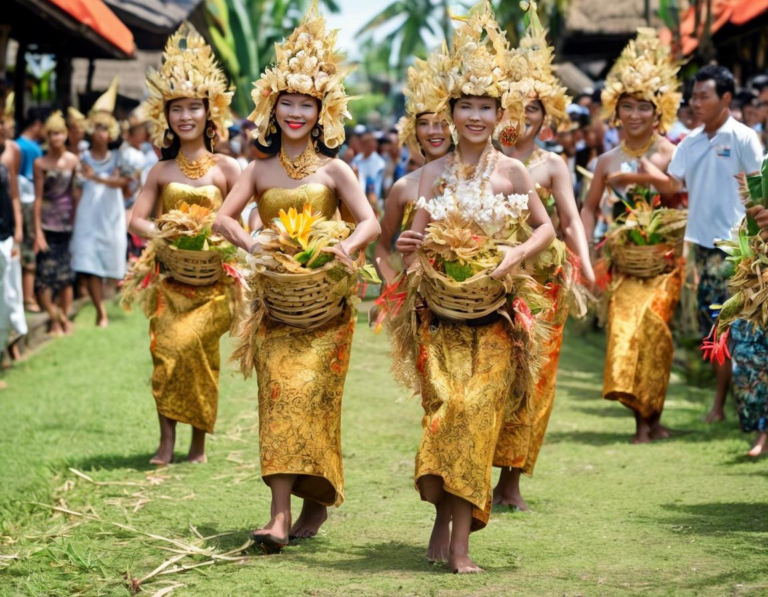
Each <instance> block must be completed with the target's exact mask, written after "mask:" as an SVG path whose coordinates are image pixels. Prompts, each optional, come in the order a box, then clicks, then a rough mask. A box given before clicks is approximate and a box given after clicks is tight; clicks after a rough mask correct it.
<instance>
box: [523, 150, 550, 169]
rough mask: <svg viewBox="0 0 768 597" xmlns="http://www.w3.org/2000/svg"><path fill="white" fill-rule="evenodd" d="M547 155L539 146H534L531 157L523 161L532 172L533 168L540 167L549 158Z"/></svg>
mask: <svg viewBox="0 0 768 597" xmlns="http://www.w3.org/2000/svg"><path fill="white" fill-rule="evenodd" d="M547 153H548V152H546V151H544V150H543V149H542V148H541V147H539V146H538V145H534V146H533V151H532V152H531V155H529V156H528V157H527V158H525V159H524V160H523V165H524V166H525V167H526V168H527V169H529V170H530V169H531V168H533V167H535V166H538V165H539V164H540V163H541V162H543V161H544V160H545V159H546V157H547Z"/></svg>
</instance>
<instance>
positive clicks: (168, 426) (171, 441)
mask: <svg viewBox="0 0 768 597" xmlns="http://www.w3.org/2000/svg"><path fill="white" fill-rule="evenodd" d="M157 417H158V419H159V420H160V445H159V446H158V448H157V452H155V455H154V456H153V457H152V459H151V460H150V461H149V463H150V464H156V465H158V466H166V465H168V464H170V463H171V462H173V448H174V447H175V445H176V421H174V420H173V419H169V418H168V417H165V416H163V415H161V414H160V413H157Z"/></svg>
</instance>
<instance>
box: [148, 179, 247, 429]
mask: <svg viewBox="0 0 768 597" xmlns="http://www.w3.org/2000/svg"><path fill="white" fill-rule="evenodd" d="M160 200H161V202H162V205H163V211H165V212H168V211H170V210H172V209H176V208H178V207H179V205H181V203H182V202H186V203H188V204H190V205H193V204H197V205H202V206H203V207H207V208H208V209H211V210H214V211H216V210H218V209H219V207H221V204H222V202H223V199H222V196H221V191H220V190H219V189H218V188H217V187H215V186H213V185H206V186H203V187H192V186H190V185H187V184H182V183H175V182H174V183H170V184H168V185H166V186H165V187H164V188H163V190H162V193H161V196H160ZM154 292H155V294H154V295H153V299H152V300H151V301H148V303H151V304H152V309H151V311H150V313H149V317H150V323H149V330H150V340H151V346H150V351H151V353H152V362H153V363H154V369H153V371H152V394H153V396H154V397H155V402H156V403H157V410H158V412H159V413H160V414H161V415H163V416H165V417H168V418H169V419H173V420H174V421H179V422H180V423H187V424H189V425H192V426H193V427H195V428H196V429H202V430H203V431H206V432H207V433H213V430H214V425H215V423H216V411H217V408H218V402H219V369H220V357H219V341H220V339H221V336H223V335H224V334H225V333H226V332H227V331H228V330H229V329H230V326H231V323H232V309H233V306H232V304H233V296H234V295H233V288H232V283H231V281H230V280H221V281H219V282H216V283H215V284H211V285H208V286H190V285H188V284H182V283H181V282H176V281H175V280H173V279H171V278H169V277H164V278H163V279H162V280H161V281H160V282H159V283H158V284H157V288H156V289H155V290H154Z"/></svg>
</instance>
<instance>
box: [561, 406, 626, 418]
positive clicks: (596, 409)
mask: <svg viewBox="0 0 768 597" xmlns="http://www.w3.org/2000/svg"><path fill="white" fill-rule="evenodd" d="M571 409H572V410H575V411H578V412H581V413H584V414H585V415H590V416H594V417H610V418H611V419H625V418H626V417H627V416H629V415H630V413H629V412H627V410H626V409H618V408H613V407H611V406H607V405H606V406H602V407H600V406H572V407H571Z"/></svg>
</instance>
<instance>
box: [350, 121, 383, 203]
mask: <svg viewBox="0 0 768 597" xmlns="http://www.w3.org/2000/svg"><path fill="white" fill-rule="evenodd" d="M360 145H361V148H360V153H358V154H357V155H356V156H355V157H354V158H353V159H352V164H351V166H352V168H353V169H354V170H355V172H357V179H358V180H359V181H360V187H361V188H362V189H363V192H364V193H365V196H366V197H368V201H369V202H370V204H371V206H372V207H373V209H374V211H376V213H379V212H380V211H381V210H380V206H379V202H380V201H381V200H382V192H383V187H384V170H385V168H386V165H387V163H386V162H385V161H384V158H382V157H381V156H380V155H379V154H378V153H376V150H377V149H378V141H377V140H376V137H375V136H374V134H373V132H372V131H366V132H365V133H363V134H362V135H361V137H360Z"/></svg>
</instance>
